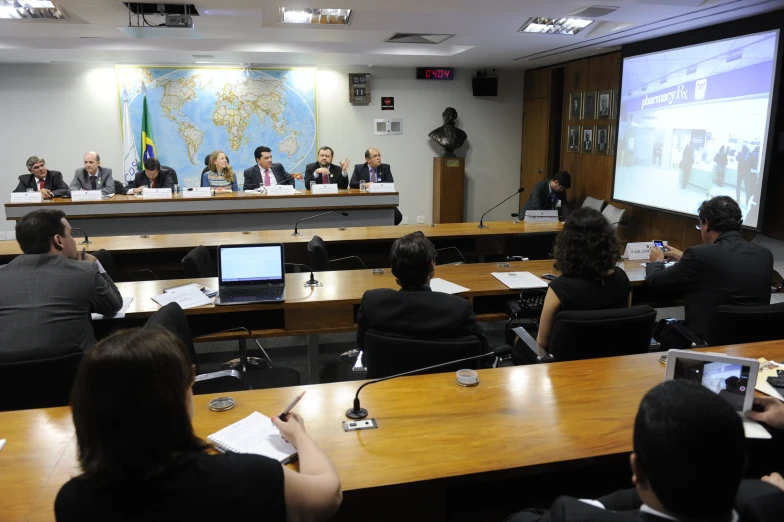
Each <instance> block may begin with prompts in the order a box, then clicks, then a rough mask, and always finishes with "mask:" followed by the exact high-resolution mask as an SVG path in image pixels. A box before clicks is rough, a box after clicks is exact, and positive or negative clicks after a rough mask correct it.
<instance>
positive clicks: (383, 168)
mask: <svg viewBox="0 0 784 522" xmlns="http://www.w3.org/2000/svg"><path fill="white" fill-rule="evenodd" d="M376 173H377V176H378V181H379V183H394V182H395V180H394V179H393V178H392V171H391V170H390V169H389V165H387V164H386V163H382V164H381V165H379V166H378V168H377V169H376ZM360 181H364V182H365V183H370V169H369V168H368V164H367V162H365V163H363V164H361V165H354V173H353V174H352V175H351V181H350V182H349V185H351V188H359V182H360Z"/></svg>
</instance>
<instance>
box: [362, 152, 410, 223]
mask: <svg viewBox="0 0 784 522" xmlns="http://www.w3.org/2000/svg"><path fill="white" fill-rule="evenodd" d="M360 181H364V182H365V186H368V185H370V184H372V183H394V182H395V180H394V178H393V177H392V170H390V168H389V165H387V164H386V163H381V153H380V152H379V151H378V149H368V150H366V151H365V163H362V164H361V165H354V173H353V174H352V175H351V181H350V182H349V186H350V187H351V188H353V189H358V188H359V182H360ZM402 220H403V215H402V214H401V213H400V211H399V210H398V209H397V208H395V225H399V224H400V222H401V221H402Z"/></svg>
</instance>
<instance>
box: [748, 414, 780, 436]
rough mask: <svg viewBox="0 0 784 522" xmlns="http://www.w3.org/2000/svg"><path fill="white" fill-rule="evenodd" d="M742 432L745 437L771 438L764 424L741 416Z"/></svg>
mask: <svg viewBox="0 0 784 522" xmlns="http://www.w3.org/2000/svg"><path fill="white" fill-rule="evenodd" d="M743 433H744V435H746V438H747V439H772V438H773V437H772V436H771V434H770V433H769V432H768V430H766V429H765V426H763V425H762V424H760V423H759V422H757V421H754V420H751V419H748V418H746V417H743Z"/></svg>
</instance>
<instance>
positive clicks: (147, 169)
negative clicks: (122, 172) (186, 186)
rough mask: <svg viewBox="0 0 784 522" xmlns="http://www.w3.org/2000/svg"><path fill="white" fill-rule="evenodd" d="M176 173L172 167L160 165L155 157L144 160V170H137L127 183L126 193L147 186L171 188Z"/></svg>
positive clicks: (138, 190) (137, 190)
mask: <svg viewBox="0 0 784 522" xmlns="http://www.w3.org/2000/svg"><path fill="white" fill-rule="evenodd" d="M176 176H177V174H176V173H175V172H174V169H173V168H170V167H161V163H160V162H159V161H158V160H157V159H155V158H148V159H146V160H144V170H143V171H141V172H137V173H136V175H135V176H134V179H133V181H131V182H130V183H128V187H127V188H128V192H127V193H128V194H136V193H137V192H141V191H142V190H144V187H149V188H168V189H170V188H173V187H174V185H175V184H176V183H175V179H176Z"/></svg>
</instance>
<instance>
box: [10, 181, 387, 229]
mask: <svg viewBox="0 0 784 522" xmlns="http://www.w3.org/2000/svg"><path fill="white" fill-rule="evenodd" d="M183 190H186V191H187V189H183ZM185 194H186V192H183V193H181V194H175V195H174V197H172V198H170V199H145V198H144V197H142V196H138V195H125V194H116V195H114V196H113V197H111V198H106V199H101V200H100V201H73V200H71V199H70V198H52V199H48V200H44V201H43V202H41V203H6V204H5V215H6V219H8V220H18V219H21V218H22V217H23V216H24V215H25V214H27V213H28V212H32V211H33V210H37V209H41V208H45V209H57V210H62V211H63V212H65V213H66V215H67V216H68V220H69V222H70V223H71V226H73V227H78V228H83V229H85V230H87V231H88V234H89V235H90V236H95V237H98V236H135V235H139V234H191V233H196V232H210V233H215V232H232V231H236V232H240V231H243V230H262V229H264V230H281V229H288V228H291V227H292V226H293V224H294V222H295V221H297V220H298V219H302V218H305V217H308V216H312V215H313V214H318V213H322V212H327V211H331V210H333V211H337V210H340V211H348V216H342V215H341V214H339V213H335V214H331V215H328V216H324V217H322V218H320V220H321V221H320V224H321V225H322V226H333V227H351V226H367V225H394V223H395V209H396V208H397V206H398V204H399V199H400V196H399V194H398V193H397V192H360V191H359V190H358V189H344V190H338V192H337V193H335V194H313V193H311V192H310V191H296V192H295V193H294V194H291V195H263V194H258V193H255V192H231V193H228V194H218V195H215V196H208V197H185Z"/></svg>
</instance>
